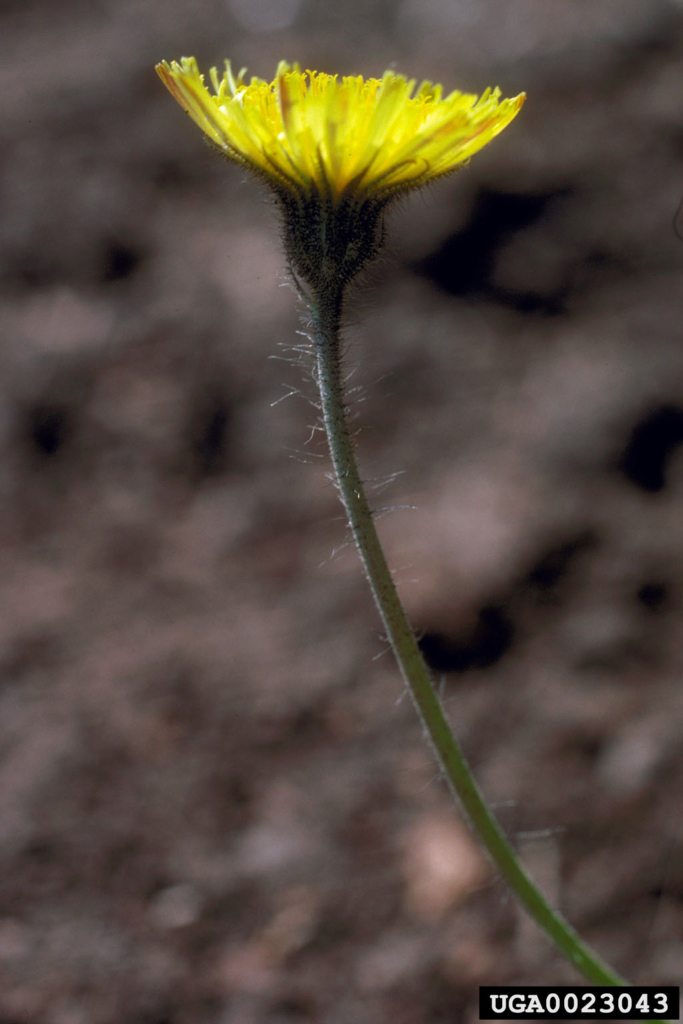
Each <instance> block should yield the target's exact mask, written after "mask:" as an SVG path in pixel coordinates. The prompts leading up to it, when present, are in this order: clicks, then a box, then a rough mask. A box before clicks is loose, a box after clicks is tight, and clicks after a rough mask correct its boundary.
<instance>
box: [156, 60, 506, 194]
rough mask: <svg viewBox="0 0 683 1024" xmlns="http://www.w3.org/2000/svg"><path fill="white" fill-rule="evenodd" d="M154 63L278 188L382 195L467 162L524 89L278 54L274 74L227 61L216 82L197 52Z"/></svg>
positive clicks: (223, 140)
mask: <svg viewBox="0 0 683 1024" xmlns="http://www.w3.org/2000/svg"><path fill="white" fill-rule="evenodd" d="M157 71H158V73H159V75H160V77H161V78H162V80H163V82H164V84H165V85H166V86H167V87H168V89H169V90H170V92H171V93H172V95H173V96H174V97H175V99H176V100H177V101H178V103H180V105H181V106H182V107H183V108H184V109H185V110H186V111H187V113H188V114H189V115H190V117H191V118H192V119H193V120H194V121H195V122H196V124H198V125H199V127H200V128H201V129H202V131H203V132H204V133H205V135H206V136H207V137H208V138H209V140H210V141H211V142H212V143H214V145H216V146H217V147H219V148H220V149H221V150H223V152H225V153H226V155H227V156H228V157H230V158H231V159H233V160H235V161H237V162H238V163H240V164H243V165H244V166H246V167H248V168H249V169H250V170H251V171H253V172H255V173H256V174H258V175H259V176H260V177H262V178H265V179H266V180H267V181H268V183H269V184H270V185H271V186H272V187H274V188H275V189H276V191H278V192H279V193H283V192H285V193H287V192H289V193H291V192H296V193H298V194H302V195H306V196H311V195H312V194H314V193H317V194H318V195H319V196H320V197H322V198H324V199H327V200H330V201H331V202H332V203H333V204H338V203H340V202H342V201H343V200H344V199H345V198H353V199H354V200H356V201H358V200H363V199H368V200H371V201H373V202H376V201H380V202H381V201H384V200H387V199H389V198H391V197H392V196H394V195H396V194H398V193H401V192H405V191H407V190H409V189H413V188H417V187H419V186H420V185H423V184H425V183H426V182H428V181H431V180H433V179H434V178H438V177H440V176H441V175H443V174H447V173H448V172H449V171H452V170H455V168H457V167H460V166H461V165H462V164H464V163H465V162H466V161H467V160H468V159H469V158H470V157H471V156H472V155H473V154H474V153H476V152H477V151H478V150H480V149H481V148H482V147H483V146H485V145H486V144H487V143H488V142H490V141H491V139H493V138H494V136H496V135H498V133H499V132H501V131H502V130H503V128H505V127H506V125H508V124H509V123H510V121H511V120H512V119H513V118H514V117H515V115H516V114H517V112H518V111H519V109H520V107H521V106H522V103H523V102H524V94H523V93H522V94H521V95H519V96H517V97H515V98H514V99H505V100H501V99H500V91H499V90H498V89H493V90H491V89H487V90H486V92H485V93H484V94H483V95H482V96H480V97H477V96H471V95H468V94H466V93H461V92H457V91H456V92H452V93H450V94H449V95H448V96H445V97H443V96H442V89H441V86H440V85H433V84H432V83H431V82H423V83H422V84H421V85H420V87H419V88H418V89H417V90H416V89H415V84H416V83H415V80H413V79H407V78H405V77H404V76H403V75H397V74H395V73H394V72H393V71H386V72H385V74H384V76H383V77H382V78H381V79H380V78H368V79H363V78H362V77H361V76H357V77H349V78H341V79H339V78H338V77H337V76H336V75H326V74H322V73H320V72H317V71H305V72H302V71H301V70H300V68H299V66H298V65H297V64H294V65H289V64H286V63H284V62H282V63H281V64H280V65H279V67H278V69H277V74H276V76H275V79H274V81H272V82H265V81H263V80H262V79H260V78H252V79H251V81H250V82H249V84H247V83H246V80H245V71H244V70H243V71H240V73H239V75H237V77H235V76H234V75H233V73H232V69H231V67H230V62H229V61H226V62H225V72H224V73H223V76H222V77H219V75H218V71H217V70H216V68H212V69H211V71H210V78H211V83H212V85H213V92H211V91H210V90H209V89H208V88H207V87H206V85H205V84H204V76H203V75H201V74H200V73H199V69H198V67H197V62H196V60H195V59H194V57H183V58H182V60H181V62H180V64H178V63H177V62H176V61H173V62H172V63H171V64H169V63H167V62H166V61H163V62H162V63H161V64H158V65H157Z"/></svg>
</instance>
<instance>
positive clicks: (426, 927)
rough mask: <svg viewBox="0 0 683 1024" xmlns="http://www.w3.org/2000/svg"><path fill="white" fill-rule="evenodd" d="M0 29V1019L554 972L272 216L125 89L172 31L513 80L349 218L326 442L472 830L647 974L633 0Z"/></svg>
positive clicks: (655, 953) (286, 1017)
mask: <svg viewBox="0 0 683 1024" xmlns="http://www.w3.org/2000/svg"><path fill="white" fill-rule="evenodd" d="M0 32H1V34H2V39H3V57H2V62H1V65H0V97H1V98H2V113H1V115H0V118H1V120H0V188H1V200H0V201H1V221H0V225H1V226H0V232H1V235H2V245H1V251H0V288H1V292H2V303H1V307H0V325H1V331H0V334H1V337H2V373H1V374H0V386H1V388H2V405H1V407H0V445H1V448H2V454H1V458H0V516H1V527H0V528H1V539H0V560H1V568H0V605H1V609H2V614H1V616H0V633H1V644H2V648H1V655H0V669H1V672H2V685H1V689H0V757H1V765H0V977H1V978H2V981H1V982H0V1021H1V1022H2V1024H305V1022H316V1024H318V1022H321V1024H322V1022H324V1024H384V1022H391V1024H451V1022H453V1024H456V1022H460V1021H463V1022H466V1024H469V1022H474V1021H476V1019H477V987H478V986H479V985H480V984H514V983H518V984H521V983H536V984H550V983H552V984H571V983H574V982H576V981H577V980H578V979H577V977H576V975H575V974H574V973H573V971H572V970H571V968H570V967H569V966H567V965H565V964H564V963H563V962H562V961H561V960H560V958H559V957H558V955H556V954H555V953H554V952H553V951H552V950H551V949H550V948H549V947H548V945H547V944H546V943H545V941H544V940H543V939H542V938H541V937H540V936H539V935H538V934H537V932H536V930H535V929H534V928H533V927H532V926H531V925H529V924H528V922H527V921H526V920H525V919H524V918H523V916H522V915H521V914H520V913H519V912H518V911H517V909H516V907H515V904H514V902H513V901H512V900H511V899H510V898H509V897H508V895H507V894H506V891H505V889H504V887H503V885H502V884H501V883H500V882H499V881H498V880H497V879H496V878H495V876H494V875H493V873H492V872H491V870H490V869H489V867H488V866H487V863H486V862H485V861H484V859H483V858H482V856H481V855H480V854H479V852H478V851H477V849H476V847H475V846H474V845H473V844H472V842H471V840H470V839H469V838H468V834H467V831H466V829H465V827H464V825H463V824H462V822H461V819H460V817H459V815H458V813H457V812H456V811H455V810H454V809H453V807H452V805H451V802H450V800H449V797H448V795H447V793H446V791H445V787H444V785H443V783H442V782H441V781H440V780H439V777H438V771H437V769H436V768H435V765H434V761H433V758H432V756H431V754H430V752H429V750H428V748H427V746H426V743H425V739H424V737H423V735H422V732H421V729H420V726H419V725H418V723H417V721H416V717H415V714H414V712H413V709H412V707H411V705H410V701H409V700H408V699H407V698H405V695H404V694H403V689H402V685H401V683H400V680H399V678H398V674H397V672H396V669H395V667H394V665H393V663H392V660H391V657H390V656H389V655H388V654H387V652H386V644H385V642H384V640H383V638H382V636H381V630H380V627H379V624H378V622H377V618H376V615H375V612H374V609H373V607H372V605H371V602H370V598H369V596H368V592H367V587H366V585H365V583H364V581H363V579H362V578H361V574H360V571H359V566H358V563H357V558H356V556H355V554H354V552H353V550H352V549H351V548H350V547H349V546H348V544H347V537H346V534H345V529H344V524H343V522H342V520H341V517H340V508H339V505H338V499H337V496H336V492H335V489H334V487H333V485H332V484H331V483H330V480H329V467H328V463H327V458H326V455H325V448H324V443H323V439H322V437H321V435H320V432H319V431H318V430H317V429H316V427H317V425H318V414H317V411H316V409H315V407H314V405H313V404H312V401H313V399H314V390H313V385H312V383H311V381H310V375H309V373H308V364H307V357H306V355H305V354H303V355H302V354H301V353H300V352H299V351H297V350H296V348H295V346H297V344H298V345H301V343H302V341H303V339H302V337H301V335H298V334H297V331H298V330H300V329H301V316H302V313H303V311H302V309H301V307H300V305H299V304H298V300H297V298H296V296H295V295H294V293H293V292H292V290H291V288H289V287H288V285H287V279H286V275H285V273H284V268H283V259H282V252H281V244H280V242H279V241H278V233H277V217H276V212H275V210H274V209H273V208H272V206H271V205H269V204H268V202H267V201H264V197H263V195H262V194H261V192H260V189H259V187H258V186H257V185H256V184H254V183H253V182H251V181H245V180H244V177H245V176H244V174H243V173H242V172H241V170H240V169H239V168H236V167H233V166H230V165H229V164H227V163H225V162H223V161H221V160H220V159H218V158H217V157H216V155H215V154H214V153H213V152H212V151H211V150H210V149H209V147H207V146H205V145H204V144H203V142H202V138H201V134H200V133H199V132H198V130H197V129H196V128H195V126H194V125H193V124H192V123H191V122H190V121H189V119H188V118H187V117H185V116H184V115H183V113H182V111H181V110H180V109H179V108H178V106H177V105H176V104H175V103H174V102H173V100H172V98H171V97H170V96H169V95H168V93H167V92H166V91H165V90H164V88H163V87H162V85H161V83H160V82H159V80H158V79H157V77H156V75H155V73H154V70H153V65H154V63H155V62H156V61H158V60H160V59H162V58H167V59H173V58H179V57H180V56H181V55H182V54H194V55H195V56H196V57H197V59H198V60H199V63H200V66H201V67H202V68H204V69H208V67H210V66H211V65H212V64H219V65H220V64H221V62H222V60H223V58H224V57H226V56H230V57H231V58H232V59H233V61H234V63H235V65H236V66H237V67H241V66H242V65H243V64H244V65H247V66H248V68H249V71H250V72H253V73H254V74H258V75H259V76H261V77H264V78H270V77H271V76H272V75H273V73H274V70H275V67H276V63H277V61H278V60H280V59H282V58H287V59H289V60H298V61H299V62H300V63H301V65H302V67H304V68H306V67H314V68H317V69H319V70H324V71H328V72H340V73H347V74H358V73H361V74H365V75H378V74H380V75H381V73H382V72H383V71H384V69H385V68H386V67H392V68H396V69H398V70H400V71H402V72H405V73H407V74H409V75H411V76H415V77H416V78H417V79H418V80H420V79H422V78H430V79H432V80H436V81H441V82H444V83H445V85H446V88H455V87H459V88H462V89H465V90H469V91H473V92H474V91H477V92H478V91H480V90H482V89H483V88H485V87H486V86H487V85H494V84H497V85H499V86H500V87H501V88H502V90H503V92H504V94H506V95H514V94H516V93H518V92H520V91H522V90H525V91H526V92H527V93H528V101H527V104H526V106H525V108H524V110H523V111H522V113H521V115H520V116H519V117H518V119H517V120H516V121H515V122H514V124H513V125H512V126H511V127H510V128H509V129H507V130H506V131H505V133H504V134H503V135H501V136H500V137H499V138H498V139H496V140H495V142H494V143H493V144H492V145H491V146H490V147H488V148H487V149H486V150H485V151H484V152H482V153H481V154H479V155H478V156H477V157H476V158H475V160H474V161H473V162H472V164H471V165H470V166H469V167H468V168H466V169H465V170H463V171H462V172H461V173H459V174H457V175H455V176H453V177H452V178H449V179H448V180H446V181H443V182H441V183H439V184H436V185H434V186H433V187H432V188H430V189H428V190H426V191H425V192H424V193H423V194H421V195H419V196H415V197H413V198H411V199H410V201H408V202H406V203H405V204H403V205H402V207H401V208H400V209H399V210H397V211H396V212H395V213H394V214H393V215H392V216H391V217H390V218H389V225H388V244H387V248H386V252H385V254H384V257H383V258H382V260H381V261H380V262H379V263H378V264H377V265H376V266H375V267H373V268H372V270H371V271H369V273H368V274H367V275H366V277H365V279H364V282H363V285H362V286H361V287H359V289H357V291H356V293H355V296H354V299H353V303H352V306H351V308H350V310H349V315H348V325H347V335H346V336H347V342H348V351H349V368H350V369H352V370H353V378H352V386H353V387H354V389H355V390H354V393H353V415H354V424H355V426H356V428H357V429H358V446H359V452H360V458H361V461H362V465H363V469H364V473H365V475H366V477H367V479H368V481H369V482H370V486H371V492H372V500H373V502H374V504H375V506H376V507H377V508H378V509H379V510H383V513H384V512H385V513H386V514H382V517H381V521H380V528H381V532H382V536H383V538H384V540H385V542H386V545H387V549H388V553H389V557H390V561H391V563H392V565H393V566H395V568H396V572H397V580H398V582H399V585H400V588H401V591H402V593H403V595H404V597H405V600H406V603H407V605H408V608H409V611H410V614H411V617H412V620H413V622H414V624H415V626H416V629H418V630H419V633H420V637H421V643H422V646H423V649H424V651H425V654H426V656H427V658H428V660H429V662H430V664H431V666H432V668H433V670H434V672H435V674H436V675H437V677H438V678H439V680H440V686H441V688H442V693H443V695H444V699H445V701H446V705H447V708H448V713H449V715H450V718H451V720H452V722H453V724H454V727H455V729H456V731H457V734H458V736H459V738H460V739H461V741H462V743H463V745H464V748H465V750H466V752H467V755H468V757H469V758H470V760H471V763H472V765H473V766H474V769H475V771H476V775H477V778H478V779H479V781H480V783H481V785H482V787H483V789H484V791H485V792H486V794H487V796H488V797H489V799H490V800H491V801H492V802H493V804H494V805H495V806H496V808H497V812H498V814H499V816H500V819H501V821H502V823H503V825H504V827H505V829H506V830H507V832H508V834H509V835H510V836H511V837H512V839H513V841H514V843H515V844H516V846H517V847H518V848H519V850H520V852H521V853H522V855H523V857H524V859H525V861H526V863H527V864H528V866H529V869H530V870H531V871H532V872H533V874H534V875H535V877H536V878H538V880H539V882H540V884H541V885H542V886H543V887H544V889H545V890H546V891H547V892H548V893H549V895H550V896H551V897H552V899H553V900H554V901H555V902H556V903H557V904H558V905H560V906H561V907H562V909H563V910H564V912H565V913H566V914H567V916H568V917H569V918H570V920H571V921H572V922H573V923H574V924H575V925H576V927H577V928H578V929H579V931H580V932H581V933H582V935H584V936H585V938H586V939H588V940H589V941H590V942H591V943H592V944H594V945H595V946H596V947H597V948H598V949H599V950H600V951H601V953H602V954H603V955H604V957H605V958H606V959H607V960H608V961H610V962H611V963H612V964H613V965H614V966H615V967H617V968H618V969H619V970H620V971H622V972H623V973H624V974H625V975H626V976H628V977H629V978H630V979H631V980H633V981H634V982H638V983H641V984H643V983H652V984H655V983H669V984H676V983H680V980H681V969H682V966H683V856H682V853H683V814H682V810H681V793H682V792H683V739H682V736H683V688H682V686H681V668H682V661H683V634H682V631H681V616H682V614H683V533H682V530H681V521H682V516H683V345H682V343H681V342H682V337H681V334H682V325H683V290H682V288H681V284H682V279H681V270H682V268H683V241H682V236H683V223H681V221H683V218H679V222H678V224H677V221H676V218H677V216H679V215H678V214H677V211H678V210H679V209H680V203H681V197H682V195H683V169H682V158H683V106H682V104H681V97H682V96H683V6H682V5H681V3H680V2H678V3H676V2H673V0H486V2H484V0H400V2H391V3H390V2H387V0H364V2H362V3H361V2H359V0H350V2H345V3H336V4H330V3H326V2H324V0H220V2H219V0H194V2H192V3H190V2H188V0H164V2H163V3H161V2H157V0H147V2H144V0H116V2H108V0H99V2H97V0H87V2H86V0H60V2H59V3H54V2H48V0H44V2H40V0H32V2H28V3H27V2H21V3H19V2H12V0H4V3H3V6H2V11H1V14H0ZM280 399H283V400H282V401H279V400H280Z"/></svg>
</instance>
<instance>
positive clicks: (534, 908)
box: [312, 287, 628, 986]
mask: <svg viewBox="0 0 683 1024" xmlns="http://www.w3.org/2000/svg"><path fill="white" fill-rule="evenodd" d="M341 300H342V296H341V293H340V291H339V290H337V291H336V292H335V289H334V288H333V287H331V288H330V289H328V290H324V289H321V290H320V291H319V293H318V294H317V295H316V296H314V299H313V302H312V313H313V326H314V343H315V352H316V360H317V382H318V386H319V389H320V397H321V403H322V413H323V419H324V422H325V428H326V431H327V438H328V443H329V448H330V454H331V457H332V462H333V464H334V469H335V472H336V477H337V483H338V486H339V491H340V495H341V498H342V501H343V503H344V507H345V509H346V513H347V516H348V521H349V525H350V527H351V530H352V532H353V537H354V540H355V542H356V546H357V548H358V551H359V553H360V557H361V559H362V562H363V566H364V567H365V573H366V575H367V578H368V582H369V584H370V587H371V589H372V593H373V596H374V599H375V604H376V605H377V609H378V611H379V614H380V616H381V618H382V621H383V623H384V628H385V629H386V632H387V635H388V637H389V640H390V642H391V646H392V649H393V652H394V654H395V656H396V660H397V662H398V664H399V667H400V670H401V673H402V675H403V678H404V680H405V682H406V685H407V686H408V688H409V690H410V693H411V695H412V698H413V702H414V704H415V707H416V709H417V712H418V714H419V716H420V718H421V720H422V723H423V725H424V728H425V730H426V732H427V735H428V737H429V739H430V741H431V744H432V747H433V748H434V752H435V754H436V757H437V759H438V761H439V764H440V766H441V769H442V771H443V773H444V775H445V777H446V780H447V782H448V785H449V787H450V789H451V792H452V793H453V795H454V797H455V798H456V800H457V801H458V802H459V803H460V804H461V806H462V808H463V809H464V811H465V815H466V817H467V819H468V820H469V823H470V825H471V828H472V830H473V832H474V833H475V835H476V836H477V837H478V839H479V840H480V842H481V843H482V844H483V846H484V847H485V848H486V850H487V852H488V854H489V856H490V858H491V860H492V861H493V862H494V864H495V865H496V866H497V867H498V869H499V871H500V872H501V874H502V875H503V877H504V878H505V879H506V881H507V882H508V884H509V885H510V887H511V888H512V890H513V891H514V893H515V895H516V896H517V899H518V900H519V902H520V903H521V904H522V906H523V907H524V908H525V910H526V911H527V912H528V913H529V914H530V915H531V917H532V918H533V919H534V920H535V921H536V923H537V924H538V925H539V926H540V928H541V929H542V930H543V931H544V932H545V934H546V935H547V936H548V938H549V939H550V940H551V941H552V942H553V943H554V944H555V945H556V947H557V948H558V949H559V950H560V952H562V953H563V954H564V955H565V956H566V957H567V959H568V960H569V961H570V962H571V963H572V964H573V965H574V966H575V967H576V968H577V970H578V971H580V972H581V973H582V974H583V975H584V977H585V978H587V979H588V980H589V981H591V982H593V983H594V984H598V985H620V986H621V985H626V984H628V983H627V982H626V981H625V980H624V979H623V978H621V977H620V976H619V975H618V974H617V973H616V971H613V970H612V969H611V968H610V967H609V966H608V965H607V964H606V963H604V962H603V961H602V960H601V958H600V957H599V956H598V955H597V953H595V952H594V951H593V950H592V949H590V947H589V946H587V945H586V943H585V942H583V941H582V940H581V938H580V937H579V936H578V935H577V933H576V932H575V931H574V929H573V928H572V927H571V925H570V924H569V923H568V922H567V921H565V920H564V918H563V917H562V916H561V914H559V913H558V912H557V911H555V910H553V908H552V907H551V906H550V904H549V903H548V901H547V900H546V899H545V897H544V896H543V895H542V893H541V892H539V890H538V889H537V887H536V886H535V885H534V883H533V882H532V880H531V878H530V877H529V875H528V874H527V873H526V871H525V869H524V868H523V867H522V865H521V863H520V861H519V859H518V857H517V855H516V853H515V851H514V850H513V848H512V846H511V845H510V843H509V842H508V840H507V839H506V837H505V835H504V834H503V831H502V829H501V828H500V826H499V824H498V822H497V821H496V819H495V818H494V817H493V815H492V813H491V811H490V810H489V808H488V807H487V805H486V803H485V801H484V799H483V797H482V795H481V793H480V791H479V788H478V786H477V784H476V782H475V781H474V779H473V777H472V774H471V772H470V770H469V768H468V766H467V763H466V761H465V758H464V756H463V754H462V752H461V750H460V747H459V746H458V743H457V740H456V739H455V737H454V735H453V732H452V731H451V728H450V726H449V724H448V721H447V720H446V716H445V714H444V711H443V708H442V706H441V703H440V701H439V699H438V697H437V694H436V692H435V689H434V686H433V683H432V680H431V677H430V675H429V671H428V669H427V667H426V665H425V662H424V660H423V658H422V654H421V653H420V650H419V648H418V645H417V643H416V640H415V636H414V634H413V631H412V628H411V626H410V623H409V621H408V618H407V616H406V613H405V610H404V608H403V605H402V604H401V600H400V598H399V596H398V592H397V590H396V587H395V585H394V580H393V577H392V575H391V572H390V570H389V567H388V565H387V561H386V558H385V555H384V551H383V550H382V546H381V544H380V540H379V537H378V534H377V530H376V528H375V523H374V520H373V517H372V512H371V510H370V506H369V504H368V500H367V497H366V495H365V490H364V488H363V482H362V480H361V477H360V473H359V470H358V465H357V462H356V458H355V453H354V445H353V441H352V438H351V434H350V431H349V425H348V419H347V414H346V406H345V395H344V384H343V378H342V365H341V351H340V311H341Z"/></svg>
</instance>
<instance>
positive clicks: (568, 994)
mask: <svg viewBox="0 0 683 1024" xmlns="http://www.w3.org/2000/svg"><path fill="white" fill-rule="evenodd" d="M679 1002H680V989H679V988H677V987H676V986H675V985H650V986H646V987H644V986H642V985H641V986H637V985H633V986H629V987H628V988H616V987H610V986H609V985H602V986H598V985H595V986H591V987H590V988H568V987H565V986H563V985H555V986H553V985H527V986H521V985H510V986H505V987H503V986H495V987H494V986H482V987H481V988H480V989H479V1020H481V1021H496V1020H500V1021H512V1020H526V1021H532V1020H585V1021H591V1020H629V1021H638V1020H647V1021H656V1020H665V1019H666V1020H680V1013H679Z"/></svg>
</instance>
